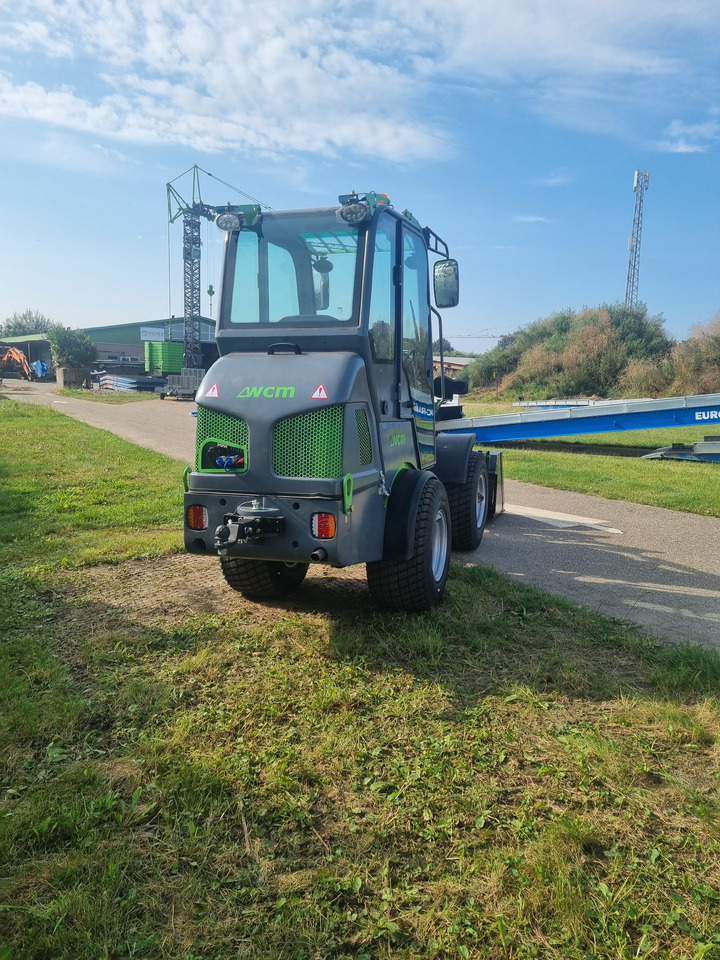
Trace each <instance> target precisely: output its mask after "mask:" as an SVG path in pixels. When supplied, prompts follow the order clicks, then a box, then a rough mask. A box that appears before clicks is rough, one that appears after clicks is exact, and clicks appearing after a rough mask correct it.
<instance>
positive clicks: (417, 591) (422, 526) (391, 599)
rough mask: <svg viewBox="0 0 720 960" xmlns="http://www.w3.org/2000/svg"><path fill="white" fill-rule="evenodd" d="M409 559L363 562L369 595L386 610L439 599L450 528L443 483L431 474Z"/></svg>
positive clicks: (421, 607)
mask: <svg viewBox="0 0 720 960" xmlns="http://www.w3.org/2000/svg"><path fill="white" fill-rule="evenodd" d="M413 539H414V551H413V556H412V557H411V558H410V559H409V560H377V561H375V562H373V563H368V564H366V565H365V567H366V571H367V581H368V587H369V588H370V596H371V597H372V598H373V600H374V601H375V603H377V604H378V606H381V607H385V608H387V609H389V610H407V611H410V612H417V611H420V610H429V609H430V608H431V607H435V606H437V604H438V603H440V601H441V600H442V597H443V593H444V592H445V584H446V583H447V578H448V571H449V569H450V551H451V548H452V531H451V520H450V504H449V503H448V498H447V493H446V492H445V487H444V486H443V485H442V483H440V481H439V480H438V479H437V478H435V477H432V478H431V479H429V480H428V481H427V482H426V484H425V487H424V488H423V491H422V494H421V495H420V502H419V503H418V508H417V515H416V518H415V530H414V533H413Z"/></svg>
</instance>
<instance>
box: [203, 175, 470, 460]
mask: <svg viewBox="0 0 720 960" xmlns="http://www.w3.org/2000/svg"><path fill="white" fill-rule="evenodd" d="M339 200H340V206H338V207H330V208H321V209H315V210H302V211H289V212H282V213H278V212H274V211H263V212H260V211H259V210H258V211H257V212H254V213H253V214H252V216H247V215H246V216H244V217H240V218H238V221H237V227H238V228H236V229H231V230H230V231H229V232H228V233H227V236H226V249H225V259H224V273H223V282H222V297H221V305H220V315H219V318H218V329H217V334H216V336H217V342H218V349H219V352H220V355H221V356H223V355H225V354H228V353H236V352H237V353H242V354H247V353H253V352H258V353H260V352H262V353H267V352H268V351H271V350H272V351H273V352H274V353H277V352H288V353H298V352H302V353H323V352H347V353H354V354H358V355H360V356H361V357H362V358H363V360H364V363H365V367H366V369H367V371H368V378H369V381H370V386H371V392H372V397H373V404H374V410H375V418H376V421H377V424H378V428H379V430H380V432H381V435H382V438H383V439H382V445H383V447H386V448H387V450H388V451H390V450H394V451H395V455H396V456H397V458H398V463H401V462H402V463H408V462H411V463H413V465H415V466H417V467H425V466H430V465H432V464H433V463H434V462H435V429H434V425H435V416H434V397H433V360H432V342H433V339H434V338H433V330H432V324H431V313H432V312H433V308H432V305H431V300H430V284H429V270H430V265H429V262H428V254H430V255H431V256H433V257H434V259H435V260H436V261H437V262H436V263H435V269H434V287H435V297H436V302H437V304H438V306H454V305H455V303H457V264H456V262H455V261H452V260H449V259H448V258H447V254H448V251H447V247H446V245H445V244H444V243H443V241H441V240H440V239H439V238H438V237H437V236H436V235H435V234H434V233H433V232H432V231H430V230H429V229H428V228H425V229H423V228H422V227H421V226H420V224H419V223H417V221H416V220H415V219H414V218H413V217H412V215H411V214H408V213H407V212H404V213H399V212H398V211H396V210H395V209H393V207H392V206H391V204H390V203H389V201H388V199H387V197H384V196H382V195H379V194H364V195H356V194H350V195H347V196H344V197H340V198H339ZM218 220H219V221H221V220H222V218H221V217H220V218H218ZM226 223H227V221H226ZM218 225H219V226H221V227H222V226H223V224H222V223H221V222H219V224H218ZM434 312H435V314H436V316H437V317H438V319H439V315H438V314H437V311H434ZM439 334H441V331H438V334H436V335H439Z"/></svg>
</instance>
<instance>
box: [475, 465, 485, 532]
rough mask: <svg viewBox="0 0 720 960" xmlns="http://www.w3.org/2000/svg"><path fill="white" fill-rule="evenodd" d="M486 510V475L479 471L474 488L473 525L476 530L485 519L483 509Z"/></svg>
mask: <svg viewBox="0 0 720 960" xmlns="http://www.w3.org/2000/svg"><path fill="white" fill-rule="evenodd" d="M486 510H487V477H486V476H485V474H484V473H481V474H480V476H479V477H478V483H477V488H476V490H475V525H476V526H477V528H478V530H479V529H480V527H482V525H483V522H484V520H485V511H486Z"/></svg>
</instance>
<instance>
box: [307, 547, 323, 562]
mask: <svg viewBox="0 0 720 960" xmlns="http://www.w3.org/2000/svg"><path fill="white" fill-rule="evenodd" d="M310 559H311V560H312V562H313V563H322V562H323V560H327V550H323V548H322V547H318V548H317V550H313V552H312V553H311V554H310Z"/></svg>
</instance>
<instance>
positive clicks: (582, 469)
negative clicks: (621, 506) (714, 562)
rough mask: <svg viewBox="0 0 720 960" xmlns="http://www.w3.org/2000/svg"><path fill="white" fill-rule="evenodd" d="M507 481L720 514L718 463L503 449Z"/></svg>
mask: <svg viewBox="0 0 720 960" xmlns="http://www.w3.org/2000/svg"><path fill="white" fill-rule="evenodd" d="M503 466H504V471H505V477H506V479H512V480H523V481H525V482H526V483H536V484H539V485H540V486H544V487H554V488H555V489H557V490H572V491H574V492H576V493H586V494H590V495H591V496H596V497H606V498H607V499H609V500H626V501H629V502H630V503H642V504H646V505H647V506H652V507H664V508H666V509H668V510H680V511H685V512H686V513H697V514H701V515H703V516H708V517H720V465H719V464H717V463H689V462H686V461H681V460H643V459H642V458H630V457H608V456H598V455H594V454H578V453H563V452H556V451H549V450H543V449H542V448H541V447H540V445H539V444H538V449H535V450H528V449H523V450H515V449H508V448H506V449H504V450H503Z"/></svg>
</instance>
